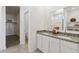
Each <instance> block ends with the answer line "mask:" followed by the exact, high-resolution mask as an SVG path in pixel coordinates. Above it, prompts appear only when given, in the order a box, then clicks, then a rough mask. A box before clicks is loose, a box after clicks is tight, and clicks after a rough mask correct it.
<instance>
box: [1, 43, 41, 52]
mask: <svg viewBox="0 0 79 59" xmlns="http://www.w3.org/2000/svg"><path fill="white" fill-rule="evenodd" d="M0 53H30V52H29V51H28V46H27V44H25V45H16V46H13V47H9V48H7V49H6V50H4V51H0ZM31 53H42V52H41V51H39V50H35V51H34V52H31Z"/></svg>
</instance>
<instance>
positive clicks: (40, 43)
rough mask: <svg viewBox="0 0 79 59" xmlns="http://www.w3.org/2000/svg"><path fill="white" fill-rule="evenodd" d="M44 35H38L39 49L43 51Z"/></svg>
mask: <svg viewBox="0 0 79 59" xmlns="http://www.w3.org/2000/svg"><path fill="white" fill-rule="evenodd" d="M42 36H43V35H40V34H37V48H38V49H39V50H41V51H42V40H43V38H42Z"/></svg>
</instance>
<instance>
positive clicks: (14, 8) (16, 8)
mask: <svg viewBox="0 0 79 59" xmlns="http://www.w3.org/2000/svg"><path fill="white" fill-rule="evenodd" d="M19 11H20V8H19V6H6V13H9V14H17V13H19Z"/></svg>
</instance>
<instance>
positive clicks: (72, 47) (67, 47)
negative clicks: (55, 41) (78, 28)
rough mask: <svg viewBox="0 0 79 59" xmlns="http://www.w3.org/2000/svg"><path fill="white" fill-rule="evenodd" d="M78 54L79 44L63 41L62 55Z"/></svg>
mask: <svg viewBox="0 0 79 59" xmlns="http://www.w3.org/2000/svg"><path fill="white" fill-rule="evenodd" d="M76 52H78V44H75V43H72V42H68V41H64V40H61V53H76Z"/></svg>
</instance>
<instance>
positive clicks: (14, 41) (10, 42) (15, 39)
mask: <svg viewBox="0 0 79 59" xmlns="http://www.w3.org/2000/svg"><path fill="white" fill-rule="evenodd" d="M19 43H20V41H19V36H17V35H9V36H6V47H7V48H9V47H12V46H15V45H18V44H19Z"/></svg>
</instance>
